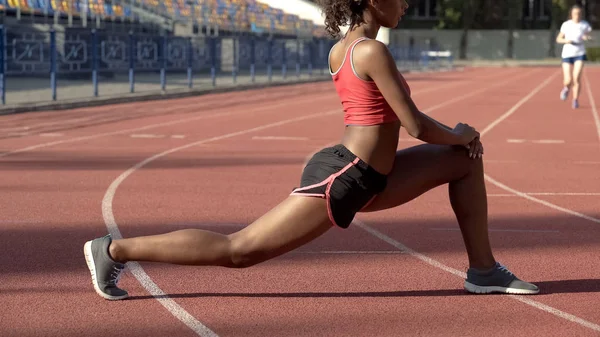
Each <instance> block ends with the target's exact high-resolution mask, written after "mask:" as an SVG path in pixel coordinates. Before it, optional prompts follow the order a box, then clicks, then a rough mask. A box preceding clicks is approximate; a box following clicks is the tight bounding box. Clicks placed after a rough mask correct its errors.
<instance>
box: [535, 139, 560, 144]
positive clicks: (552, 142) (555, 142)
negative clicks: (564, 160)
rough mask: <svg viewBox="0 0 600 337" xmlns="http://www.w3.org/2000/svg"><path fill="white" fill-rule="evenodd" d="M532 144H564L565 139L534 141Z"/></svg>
mask: <svg viewBox="0 0 600 337" xmlns="http://www.w3.org/2000/svg"><path fill="white" fill-rule="evenodd" d="M531 142H532V143H534V144H564V143H565V140H564V139H539V140H532V141H531Z"/></svg>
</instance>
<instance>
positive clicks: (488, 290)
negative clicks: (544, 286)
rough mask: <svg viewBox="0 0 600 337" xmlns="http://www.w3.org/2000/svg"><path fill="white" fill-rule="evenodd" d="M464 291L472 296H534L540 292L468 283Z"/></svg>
mask: <svg viewBox="0 0 600 337" xmlns="http://www.w3.org/2000/svg"><path fill="white" fill-rule="evenodd" d="M465 290H466V291H468V292H470V293H473V294H492V293H501V294H515V295H535V294H537V293H539V292H540V290H539V289H538V290H528V289H518V288H506V287H496V286H478V285H475V284H473V283H470V282H466V281H465Z"/></svg>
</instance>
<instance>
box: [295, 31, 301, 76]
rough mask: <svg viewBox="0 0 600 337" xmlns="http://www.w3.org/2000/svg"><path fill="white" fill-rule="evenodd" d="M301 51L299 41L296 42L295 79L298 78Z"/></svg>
mask: <svg viewBox="0 0 600 337" xmlns="http://www.w3.org/2000/svg"><path fill="white" fill-rule="evenodd" d="M301 54H302V53H301V51H300V40H296V77H298V78H300V61H301V59H300V57H301Z"/></svg>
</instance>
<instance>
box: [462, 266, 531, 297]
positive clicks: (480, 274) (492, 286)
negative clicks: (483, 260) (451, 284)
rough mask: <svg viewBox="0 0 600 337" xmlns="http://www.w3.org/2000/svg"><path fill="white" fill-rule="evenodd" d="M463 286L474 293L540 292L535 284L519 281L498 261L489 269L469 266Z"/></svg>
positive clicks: (528, 293) (526, 293) (527, 293)
mask: <svg viewBox="0 0 600 337" xmlns="http://www.w3.org/2000/svg"><path fill="white" fill-rule="evenodd" d="M464 287H465V290H467V291H468V292H470V293H474V294H491V293H504V294H521V295H533V294H537V293H539V292H540V289H539V288H538V287H537V286H536V285H534V284H531V283H528V282H525V281H521V280H520V279H519V278H518V277H516V276H515V275H514V274H513V273H512V272H510V271H509V270H508V269H506V267H504V266H503V265H501V264H500V263H498V262H496V265H495V266H494V267H492V268H491V269H489V270H477V269H474V268H469V270H468V271H467V279H466V280H465V285H464Z"/></svg>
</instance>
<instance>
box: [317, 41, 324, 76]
mask: <svg viewBox="0 0 600 337" xmlns="http://www.w3.org/2000/svg"><path fill="white" fill-rule="evenodd" d="M324 54H325V41H324V40H322V39H321V40H319V61H318V62H319V68H321V75H324V74H325V68H324V67H323V58H324V57H325V55H324Z"/></svg>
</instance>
